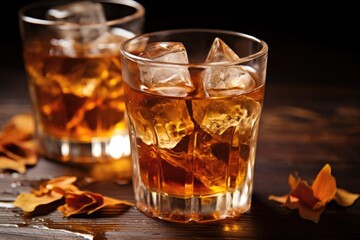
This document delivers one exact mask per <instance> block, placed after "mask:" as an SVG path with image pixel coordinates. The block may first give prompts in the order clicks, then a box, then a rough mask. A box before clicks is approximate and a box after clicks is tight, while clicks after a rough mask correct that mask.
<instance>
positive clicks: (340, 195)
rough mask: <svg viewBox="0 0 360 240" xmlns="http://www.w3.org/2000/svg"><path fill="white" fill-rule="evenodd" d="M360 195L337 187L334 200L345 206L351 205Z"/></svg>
mask: <svg viewBox="0 0 360 240" xmlns="http://www.w3.org/2000/svg"><path fill="white" fill-rule="evenodd" d="M359 197H360V194H356V193H351V192H349V191H347V190H345V189H342V188H338V189H336V194H335V196H334V200H335V201H336V202H337V203H338V204H339V205H341V206H343V207H349V206H351V205H353V204H354V202H355V201H356V200H357V199H358V198H359Z"/></svg>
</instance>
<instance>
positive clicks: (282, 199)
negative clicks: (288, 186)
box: [268, 194, 289, 204]
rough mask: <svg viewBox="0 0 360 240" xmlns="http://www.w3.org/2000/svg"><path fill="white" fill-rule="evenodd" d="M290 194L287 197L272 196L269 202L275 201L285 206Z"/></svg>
mask: <svg viewBox="0 0 360 240" xmlns="http://www.w3.org/2000/svg"><path fill="white" fill-rule="evenodd" d="M288 196H289V195H288V194H286V195H282V196H275V195H270V196H269V197H268V199H269V200H271V201H274V202H278V203H282V204H284V203H285V202H286V200H287V199H288Z"/></svg>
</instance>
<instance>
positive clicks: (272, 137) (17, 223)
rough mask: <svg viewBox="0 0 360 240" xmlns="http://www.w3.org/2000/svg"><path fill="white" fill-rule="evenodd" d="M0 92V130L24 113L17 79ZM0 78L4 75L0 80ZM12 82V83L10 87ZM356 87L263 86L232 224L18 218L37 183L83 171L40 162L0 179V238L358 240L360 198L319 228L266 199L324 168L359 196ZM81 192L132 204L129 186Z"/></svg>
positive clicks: (332, 207) (122, 217)
mask: <svg viewBox="0 0 360 240" xmlns="http://www.w3.org/2000/svg"><path fill="white" fill-rule="evenodd" d="M10 77H11V80H10V81H5V82H3V84H5V86H4V87H1V90H0V124H3V123H4V122H5V121H7V120H8V119H9V118H10V117H11V116H13V115H14V114H17V113H22V112H26V111H30V107H29V101H28V95H27V92H26V83H25V80H24V76H23V74H20V73H12V74H11V76H10ZM2 78H4V76H2ZM12 80H14V81H12ZM358 90H359V89H358V88H356V87H352V86H343V87H338V86H335V85H327V86H321V87H320V85H315V86H314V85H311V86H310V85H308V86H306V85H300V84H293V85H277V84H275V83H274V84H272V83H271V82H270V81H269V82H268V85H267V89H266V98H265V105H264V109H263V115H262V118H261V127H260V133H259V141H258V148H257V159H256V164H255V183H254V193H253V199H252V208H251V210H250V211H249V212H248V213H246V214H244V215H243V216H241V217H239V218H237V219H227V220H224V221H220V222H214V223H206V224H196V223H193V224H177V223H169V222H165V221H161V220H156V219H152V218H149V217H146V216H145V215H143V214H142V213H140V212H139V211H138V210H136V209H135V208H129V209H125V210H116V211H115V210H114V211H107V212H106V214H104V215H94V216H91V217H70V218H63V217H62V216H61V214H60V213H59V212H58V211H52V212H40V213H39V214H38V215H34V216H25V215H24V214H23V213H22V211H21V210H20V209H17V208H10V205H9V203H10V202H11V201H13V200H14V199H15V197H16V196H17V195H18V194H19V193H20V192H27V191H29V190H30V188H31V187H34V186H37V185H38V184H39V183H40V182H41V181H43V180H47V179H50V178H53V177H56V176H63V175H77V176H79V178H84V177H85V176H86V175H87V174H89V172H88V171H82V170H81V169H79V168H74V167H69V166H64V165H61V164H57V163H55V162H51V161H48V160H46V159H40V161H39V163H38V164H37V165H36V166H35V167H33V168H31V169H29V170H28V171H27V172H26V174H24V175H21V174H17V173H0V239H7V240H9V239H220V238H223V239H233V238H242V239H279V238H289V239H294V238H299V239H360V200H358V201H357V202H355V204H354V205H353V206H351V207H348V208H344V207H340V206H338V205H337V204H336V203H334V202H331V203H329V204H328V205H327V206H326V210H325V212H324V213H323V214H322V216H321V219H320V222H319V223H318V224H315V223H313V222H311V221H308V220H304V219H302V218H300V217H299V214H298V212H297V211H295V210H289V209H287V208H285V207H282V206H281V205H280V204H278V203H275V202H272V201H269V200H268V196H269V195H270V194H275V195H282V194H285V193H288V192H289V187H288V184H287V178H288V176H289V174H290V173H294V172H298V174H299V175H300V176H301V177H302V178H303V179H306V180H309V181H311V180H313V179H314V178H315V176H316V174H317V172H318V171H319V170H320V169H321V168H322V167H323V166H324V165H325V163H329V164H330V165H331V167H332V173H333V175H334V176H335V177H336V179H337V184H338V186H339V187H341V188H345V189H347V190H349V191H352V192H356V193H360V177H359V173H360V150H359V149H360V138H359V136H360V99H359V96H360V94H359V91H358ZM83 189H86V190H90V191H94V192H98V193H102V194H104V195H107V196H110V197H115V198H119V199H123V200H129V201H134V199H133V191H132V185H131V183H128V184H116V183H114V182H112V181H98V182H93V183H88V184H85V185H84V186H83Z"/></svg>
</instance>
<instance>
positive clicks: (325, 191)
mask: <svg viewBox="0 0 360 240" xmlns="http://www.w3.org/2000/svg"><path fill="white" fill-rule="evenodd" d="M312 189H313V191H314V195H315V197H316V198H317V199H319V200H320V201H321V204H322V205H325V204H326V203H328V202H329V201H331V199H333V198H334V196H335V194H336V179H335V178H334V177H333V176H332V175H331V167H330V165H329V164H326V165H325V166H324V167H323V168H322V169H321V171H320V172H319V173H318V175H317V176H316V179H315V181H314V183H313V185H312Z"/></svg>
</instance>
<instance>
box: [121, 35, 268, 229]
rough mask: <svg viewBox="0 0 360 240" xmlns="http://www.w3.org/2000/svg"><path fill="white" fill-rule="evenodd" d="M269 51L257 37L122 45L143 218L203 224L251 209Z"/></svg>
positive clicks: (164, 38) (151, 39)
mask: <svg viewBox="0 0 360 240" xmlns="http://www.w3.org/2000/svg"><path fill="white" fill-rule="evenodd" d="M267 51H268V47H267V44H266V43H265V42H264V41H262V40H259V39H257V38H255V37H252V36H249V35H246V34H242V33H236V32H230V31H222V30H211V29H179V30H169V31H161V32H155V33H148V34H144V35H140V36H137V37H135V38H133V39H130V40H128V41H125V42H124V43H123V44H122V46H121V53H122V65H123V78H124V84H125V103H126V108H127V113H128V117H129V123H130V138H131V149H132V160H133V184H134V192H135V199H136V206H137V208H138V209H139V210H140V211H142V212H144V213H145V214H146V215H149V216H153V217H158V218H161V219H165V220H169V221H174V222H190V221H196V222H208V221H215V220H219V219H224V218H227V217H236V216H239V215H241V214H242V213H244V212H246V211H248V210H249V209H250V206H251V195H252V188H253V179H254V162H255V155H256V143H257V134H258V126H259V120H260V115H261V109H262V105H263V99H264V91H265V77H266V66H267Z"/></svg>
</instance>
